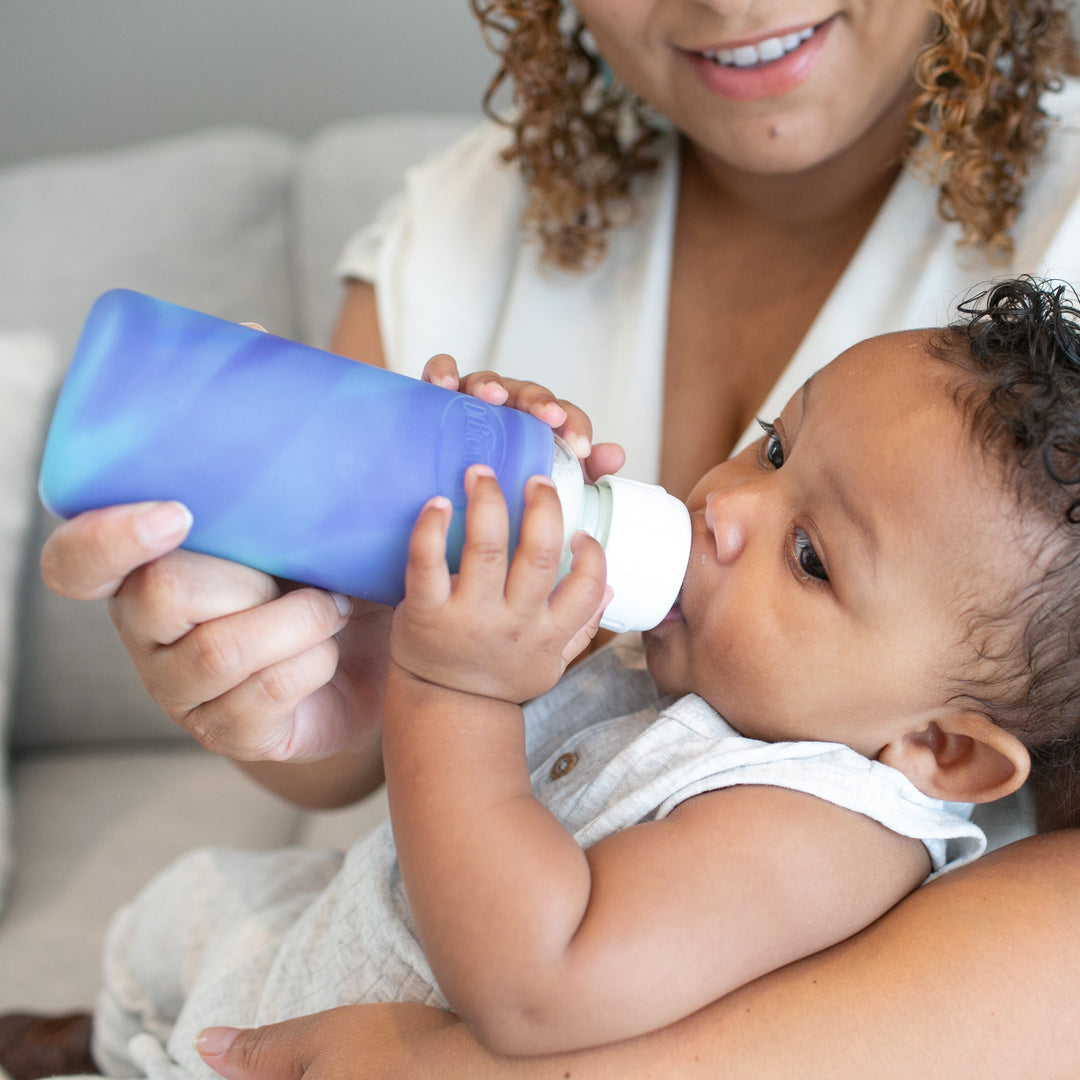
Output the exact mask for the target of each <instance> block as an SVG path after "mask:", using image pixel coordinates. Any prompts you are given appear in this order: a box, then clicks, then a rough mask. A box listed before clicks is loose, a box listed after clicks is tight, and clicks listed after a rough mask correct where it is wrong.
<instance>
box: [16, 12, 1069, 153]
mask: <svg viewBox="0 0 1080 1080" xmlns="http://www.w3.org/2000/svg"><path fill="white" fill-rule="evenodd" d="M1072 6H1073V17H1074V21H1075V22H1076V23H1077V25H1078V28H1080V2H1078V0H1073V4H1072ZM494 68H495V59H494V57H493V56H492V55H491V54H490V53H489V52H488V51H487V49H486V47H485V46H484V44H483V42H482V40H481V38H480V34H479V30H478V28H477V25H476V22H475V20H474V18H473V16H472V14H471V12H470V11H469V9H468V0H0V166H3V165H7V164H11V163H13V162H17V161H20V160H23V159H26V158H31V157H37V156H40V155H45V154H57V153H69V152H78V151H82V150H97V149H101V148H105V147H111V146H119V145H123V144H124V143H128V142H132V141H135V140H138V139H143V138H151V137H157V136H162V135H173V134H178V133H180V132H184V131H190V130H192V129H193V128H199V127H204V126H206V125H211V124H231V123H252V124H260V125H267V126H271V127H275V128H278V129H279V130H282V131H285V132H287V133H289V134H292V135H295V136H299V137H303V136H306V135H308V134H310V133H311V132H313V131H314V130H316V129H317V128H318V127H320V126H321V125H323V124H325V123H327V122H329V121H332V120H337V119H342V118H344V117H349V116H358V115H363V114H367V113H375V112H394V111H401V110H421V111H429V112H462V111H470V110H477V111H479V101H480V98H481V95H482V93H483V90H484V88H485V87H486V85H487V82H488V80H489V79H490V77H491V74H492V73H493V71H494Z"/></svg>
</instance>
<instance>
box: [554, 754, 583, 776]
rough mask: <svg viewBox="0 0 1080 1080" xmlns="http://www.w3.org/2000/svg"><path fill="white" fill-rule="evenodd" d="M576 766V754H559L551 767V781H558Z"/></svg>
mask: <svg viewBox="0 0 1080 1080" xmlns="http://www.w3.org/2000/svg"><path fill="white" fill-rule="evenodd" d="M576 764H577V754H571V753H566V754H560V755H559V756H558V757H557V758H556V759H555V764H554V765H552V766H551V779H552V780H558V779H560V777H563V776H565V775H566V774H567V773H568V772H569V771H570V770H571V769H572V768H573V767H574V766H575V765H576Z"/></svg>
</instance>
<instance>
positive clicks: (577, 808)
mask: <svg viewBox="0 0 1080 1080" xmlns="http://www.w3.org/2000/svg"><path fill="white" fill-rule="evenodd" d="M1068 296H1069V294H1067V293H1066V291H1065V289H1064V287H1058V288H1052V287H1050V286H1046V285H1042V284H1039V283H1036V282H1033V281H1029V280H1017V281H1008V282H1004V283H1001V284H999V285H997V286H995V287H994V288H993V289H991V290H990V292H989V293H988V294H985V295H984V297H982V298H980V300H979V301H973V302H972V303H970V304H967V305H964V306H962V307H961V311H962V313H963V314H964V316H965V318H964V320H963V321H961V322H958V323H957V324H955V325H954V326H952V327H950V328H947V329H945V330H920V331H911V332H906V333H897V334H889V335H886V336H883V337H879V338H874V339H871V340H869V341H864V342H862V343H860V344H858V345H856V346H855V347H853V348H852V349H850V350H848V351H847V352H845V353H843V354H842V355H841V356H839V357H838V358H837V359H836V360H834V361H833V362H832V363H831V364H829V365H828V366H827V367H825V368H823V369H822V370H821V371H819V372H818V373H817V374H816V375H815V376H813V378H811V379H810V380H809V381H808V382H807V383H806V384H805V385H804V386H803V387H802V388H801V389H800V390H799V391H798V392H797V393H796V394H795V396H794V397H793V398H792V399H791V401H790V402H789V403H788V405H787V406H786V407H785V409H784V410H783V412H782V413H781V415H780V416H779V417H776V418H774V419H772V420H771V421H770V422H767V423H764V422H763V423H762V429H763V434H762V435H761V437H760V438H759V439H758V440H757V441H756V442H755V443H753V444H752V445H750V446H749V447H747V448H746V449H745V450H743V451H742V452H741V453H739V454H738V455H736V456H735V457H733V458H731V459H729V460H727V461H725V462H723V463H721V464H719V465H717V466H716V467H715V468H714V469H712V470H711V471H710V472H708V473H707V474H706V475H705V476H704V477H703V478H702V479H701V481H700V482H699V484H698V485H697V487H696V488H695V490H694V492H693V493H692V495H691V496H690V499H689V500H688V503H689V507H690V510H691V512H692V519H693V546H692V552H691V557H690V563H689V567H688V570H687V575H686V580H685V584H684V586H683V589H682V592H681V595H680V599H679V602H678V605H677V606H676V607H675V608H674V609H673V610H672V612H671V613H670V614H669V616H668V617H667V618H666V619H665V620H664V622H663V623H661V625H659V626H658V627H656V628H655V629H654V630H651V631H649V632H648V633H647V634H645V635H644V656H642V653H641V650H640V647H639V643H638V641H637V639H636V638H633V639H626V638H623V639H616V641H615V642H614V643H613V644H612V645H611V646H609V647H607V648H605V649H602V650H599V651H598V652H597V653H596V654H595V655H593V656H591V657H589V658H588V659H586V660H584V661H583V662H582V663H580V664H578V665H576V666H575V667H574V668H573V669H572V670H570V671H569V672H568V673H567V674H566V675H565V677H562V678H560V677H561V676H563V672H564V669H565V668H566V666H567V664H568V663H569V661H570V660H571V659H573V658H574V657H575V656H576V655H577V654H578V653H579V652H581V651H582V650H583V649H584V648H585V646H586V645H587V644H588V642H589V640H590V638H591V637H592V635H593V633H594V632H595V627H596V625H597V622H598V619H599V614H600V611H601V610H602V607H603V604H604V601H605V599H606V594H605V590H604V562H603V553H602V551H601V549H600V548H599V546H598V545H596V544H595V542H594V541H591V540H590V539H589V538H587V537H585V536H579V537H578V538H577V540H576V552H575V561H574V565H573V568H572V570H571V572H570V574H569V575H568V576H567V577H566V578H565V579H564V580H563V581H562V582H560V583H559V584H558V585H557V586H556V585H555V575H556V570H557V562H558V559H557V552H558V548H559V544H560V539H561V520H560V511H559V506H558V501H557V499H556V497H555V494H554V491H553V490H552V488H551V486H550V483H548V482H547V481H545V480H544V479H543V478H536V479H534V480H532V481H530V485H529V489H528V492H527V508H526V516H525V519H524V522H523V527H522V540H521V543H520V546H519V547H518V548H517V550H516V551H515V553H514V554H513V557H512V558H508V556H507V553H506V549H507V520H506V510H505V504H504V502H503V499H502V496H501V493H500V492H499V490H498V487H497V485H496V483H495V481H494V479H493V478H492V476H491V475H490V473H489V472H487V471H486V470H484V469H482V468H479V467H476V468H474V469H472V470H471V471H470V473H469V475H468V478H467V491H468V495H469V504H468V511H467V540H466V546H465V551H464V554H463V558H462V563H461V570H460V573H459V574H458V575H454V576H452V575H451V574H450V573H449V571H448V569H447V567H446V563H445V559H444V549H445V537H446V531H447V525H448V521H449V513H450V511H449V506H448V504H447V503H446V502H445V500H442V499H438V498H437V499H433V500H432V501H431V502H430V503H429V504H428V505H427V506H426V507H425V508H424V510H423V511H422V513H421V515H420V517H419V519H418V521H417V524H416V527H415V530H414V533H413V538H412V542H411V547H410V557H409V567H408V578H407V592H406V597H405V599H404V600H403V601H402V603H401V604H400V605H399V607H398V609H397V610H396V612H395V614H394V619H393V626H392V631H391V641H390V654H391V663H390V672H389V677H388V683H387V689H386V697H385V702H384V720H383V723H384V734H383V742H384V757H385V765H386V774H387V785H388V792H389V799H390V809H391V824H392V836H391V829H390V826H389V825H388V826H386V827H383V828H380V829H378V830H376V831H375V832H374V833H373V834H372V835H370V836H369V837H367V838H365V839H363V840H360V841H358V842H357V843H356V844H355V845H354V846H353V847H352V848H351V849H350V851H348V852H347V853H346V854H345V855H344V856H342V855H340V854H337V853H332V852H317V851H311V850H301V849H297V850H288V851H277V852H239V851H228V850H205V851H200V852H196V853H194V854H192V855H190V856H188V857H187V858H186V859H184V860H182V861H181V862H180V863H178V864H176V865H175V866H173V867H172V868H170V869H168V870H166V871H165V872H164V873H163V874H162V875H160V876H159V877H158V878H157V879H156V880H155V881H154V882H152V883H151V884H150V885H149V886H148V888H147V889H146V890H145V891H144V893H143V894H142V895H141V896H140V897H139V898H138V899H137V900H136V901H135V902H134V903H133V904H132V905H130V906H129V907H128V908H126V909H124V910H123V911H121V912H120V913H119V914H118V915H117V917H116V918H115V920H114V922H113V925H112V928H111V930H110V934H109V940H108V942H107V946H106V962H105V971H106V985H105V989H104V990H103V992H102V994H101V997H100V1000H99V1005H98V1009H97V1012H96V1014H95V1027H96V1030H95V1042H94V1052H95V1056H96V1059H97V1061H98V1062H99V1064H100V1065H101V1067H102V1068H103V1069H104V1070H105V1071H106V1072H109V1073H111V1074H114V1075H126V1076H130V1075H133V1074H134V1073H141V1074H143V1075H147V1076H150V1077H170V1078H172V1077H176V1076H185V1075H190V1074H202V1073H205V1074H207V1075H212V1074H210V1073H209V1070H208V1069H207V1068H206V1066H205V1065H203V1064H202V1062H201V1061H200V1058H199V1055H198V1053H197V1047H196V1040H197V1037H198V1035H199V1032H200V1031H201V1030H202V1029H203V1028H205V1027H206V1026H207V1025H209V1024H214V1025H222V1024H224V1025H233V1026H249V1025H254V1024H264V1023H268V1022H272V1021H275V1020H278V1019H283V1018H286V1017H289V1016H296V1015H300V1014H304V1013H310V1012H315V1011H318V1010H321V1009H324V1008H327V1007H330V1006H333V1005H340V1004H345V1003H352V1002H359V1001H385V1000H408V1001H418V1002H425V1003H429V1004H439V1005H443V1006H447V1007H450V1008H452V1009H454V1010H455V1011H457V1012H458V1013H459V1014H460V1015H461V1016H462V1017H463V1018H464V1019H465V1020H466V1021H467V1022H468V1024H469V1025H470V1027H471V1028H472V1030H473V1031H474V1032H475V1034H476V1035H477V1036H478V1037H479V1039H480V1040H481V1041H482V1042H484V1043H485V1044H487V1045H488V1046H489V1047H490V1048H492V1049H494V1050H495V1051H499V1052H503V1053H507V1054H534V1053H544V1052H546V1051H555V1050H558V1049H566V1048H572V1047H581V1046H587V1045H592V1044H596V1043H601V1042H609V1041H612V1040H616V1039H621V1038H626V1037H628V1036H631V1035H633V1034H635V1033H639V1032H644V1031H647V1030H650V1029H652V1028H656V1027H659V1026H661V1025H664V1024H668V1023H670V1022H672V1021H674V1020H676V1019H677V1018H679V1017H682V1016H685V1015H687V1014H689V1013H691V1012H692V1011H694V1010H696V1009H697V1008H699V1007H701V1006H703V1005H704V1004H706V1003H707V1002H709V1001H711V1000H713V999H715V998H717V997H719V996H720V995H723V994H725V993H726V992H728V991H729V990H731V989H733V988H734V987H737V986H739V985H742V984H743V983H745V982H747V981H748V980H751V979H754V978H756V977H757V976H758V975H761V974H762V973H764V972H767V971H770V970H772V969H774V968H776V967H778V966H781V965H784V964H787V963H789V962H791V961H793V960H795V959H797V958H799V957H802V956H805V955H807V954H810V953H813V952H816V951H818V950H820V949H823V948H825V947H827V946H829V945H831V944H833V943H835V942H837V941H840V940H841V939H843V938H845V937H848V936H849V935H851V934H853V933H855V932H856V931H858V930H859V929H860V928H862V927H864V926H866V925H867V924H868V923H870V922H871V921H873V920H874V919H876V918H877V917H878V916H879V915H881V914H882V913H883V912H884V911H886V910H887V909H888V908H889V907H891V906H892V905H893V904H895V903H896V902H897V901H898V900H899V899H900V898H901V897H903V896H904V895H905V894H906V893H907V892H909V891H910V890H911V889H913V888H915V887H916V886H917V885H919V884H920V883H921V882H922V881H924V880H925V879H926V878H927V877H928V876H932V875H934V874H937V873H940V872H941V871H942V870H944V869H946V868H948V867H951V866H955V865H958V864H960V863H963V862H966V861H968V860H970V859H972V858H974V857H976V856H977V855H978V854H979V853H980V852H981V851H982V849H983V847H984V846H985V840H984V838H983V835H982V833H981V831H980V830H979V829H978V828H977V827H976V826H975V825H973V824H972V823H971V821H970V810H971V804H973V803H980V802H987V801H990V800H994V799H998V798H1001V797H1002V796H1005V795H1007V794H1009V793H1011V792H1013V791H1015V790H1016V789H1017V788H1018V787H1019V786H1020V785H1021V784H1022V783H1023V782H1024V780H1025V778H1026V777H1027V775H1028V772H1029V768H1030V766H1031V761H1032V758H1033V756H1034V757H1035V758H1036V759H1038V760H1045V761H1052V759H1053V755H1054V754H1056V753H1058V751H1059V750H1060V749H1061V748H1062V747H1063V746H1066V745H1067V744H1068V741H1069V740H1071V739H1072V738H1073V737H1074V733H1075V731H1076V730H1077V728H1078V726H1080V718H1078V716H1077V695H1076V688H1077V686H1078V685H1080V673H1078V672H1076V671H1074V664H1075V663H1077V661H1076V660H1074V658H1073V653H1074V650H1072V649H1071V648H1070V642H1071V641H1072V640H1073V639H1074V636H1075V631H1074V626H1075V624H1076V620H1077V616H1078V613H1080V578H1078V576H1077V574H1076V573H1075V570H1074V566H1075V559H1076V555H1075V553H1076V551H1077V548H1078V545H1080V530H1078V526H1077V525H1076V523H1075V522H1076V518H1077V507H1078V499H1077V495H1076V493H1075V492H1074V490H1073V489H1074V487H1075V486H1076V485H1077V483H1078V482H1080V434H1078V433H1080V321H1078V320H1080V316H1078V313H1077V311H1076V308H1075V307H1073V306H1069V304H1068V302H1067V301H1068ZM553 588H554V591H552V589H553ZM552 687H553V689H552ZM522 702H527V704H525V705H524V706H522V704H521V703H522Z"/></svg>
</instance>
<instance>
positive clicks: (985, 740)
mask: <svg viewBox="0 0 1080 1080" xmlns="http://www.w3.org/2000/svg"><path fill="white" fill-rule="evenodd" d="M878 760H879V761H882V762H884V764H886V765H891V766H892V767H893V768H894V769H898V770H899V771H900V772H902V773H903V774H904V775H905V776H906V777H907V778H908V779H909V780H910V781H911V782H912V783H913V784H914V785H915V786H916V787H917V788H918V789H919V790H920V791H921V792H922V793H923V794H924V795H929V796H930V797H931V798H934V799H944V800H945V801H947V802H969V803H986V802H993V801H994V800H995V799H1000V798H1003V797H1004V796H1006V795H1010V794H1012V792H1014V791H1015V790H1016V789H1017V788H1018V787H1020V785H1021V784H1023V782H1024V781H1025V780H1026V779H1027V776H1028V773H1029V772H1030V771H1031V757H1030V756H1029V754H1028V752H1027V749H1026V747H1025V746H1024V744H1023V743H1022V742H1021V741H1020V740H1019V739H1018V738H1017V737H1016V736H1015V735H1012V734H1010V733H1009V732H1008V731H1006V730H1005V729H1004V728H1002V727H998V725H997V724H995V723H994V722H993V721H992V720H988V719H987V718H986V717H985V716H982V715H981V714H980V713H976V712H946V713H942V714H941V715H940V716H938V717H937V719H935V720H932V721H930V723H929V724H927V726H926V727H925V728H924V729H923V730H921V731H911V732H908V733H907V734H906V735H904V736H903V737H902V738H901V739H898V740H897V741H896V742H892V743H889V745H888V746H886V747H885V749H884V750H882V752H881V753H880V754H879V755H878Z"/></svg>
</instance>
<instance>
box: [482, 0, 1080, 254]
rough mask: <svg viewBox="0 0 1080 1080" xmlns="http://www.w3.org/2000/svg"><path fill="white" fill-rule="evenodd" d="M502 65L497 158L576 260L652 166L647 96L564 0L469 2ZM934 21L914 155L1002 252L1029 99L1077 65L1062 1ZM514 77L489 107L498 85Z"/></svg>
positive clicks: (529, 215) (1030, 1) (958, 1)
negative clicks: (507, 131) (505, 110)
mask: <svg viewBox="0 0 1080 1080" xmlns="http://www.w3.org/2000/svg"><path fill="white" fill-rule="evenodd" d="M470 5H471V7H472V10H473V12H474V13H475V15H476V17H477V18H478V19H479V21H480V25H481V27H482V30H483V33H484V37H485V39H486V41H487V42H488V45H489V46H490V47H491V49H492V50H493V51H494V52H495V53H496V54H497V55H498V56H499V58H500V60H501V65H500V67H499V69H498V71H497V73H496V74H495V77H494V78H493V79H492V81H491V84H490V86H489V87H488V90H487V93H486V94H485V97H484V107H485V109H486V110H487V112H488V113H489V115H491V116H493V117H494V118H495V119H497V120H499V121H500V122H501V123H505V124H506V125H508V126H509V127H511V128H512V129H513V131H514V136H515V138H514V143H513V145H512V146H511V147H510V149H509V150H508V151H507V152H506V158H507V160H510V161H515V160H516V161H517V162H518V164H519V166H520V168H521V172H522V175H523V177H524V180H525V183H526V186H527V188H528V192H529V202H528V207H527V211H526V226H527V228H528V229H529V231H530V233H531V234H532V235H534V236H535V237H537V238H538V239H539V240H540V242H541V243H542V245H543V256H544V259H545V260H546V261H547V262H549V263H552V264H554V265H556V266H558V267H561V268H563V269H567V270H581V269H585V268H588V267H589V266H591V265H593V264H594V263H595V262H597V261H598V260H599V259H601V258H602V257H603V255H604V252H605V251H606V244H607V241H606V236H607V233H608V230H609V229H610V228H611V227H612V225H613V224H615V223H617V222H618V221H620V220H623V219H624V218H625V216H626V214H627V212H628V210H629V209H630V208H631V206H632V202H633V195H634V190H633V189H634V181H635V179H636V178H637V177H639V176H642V175H643V174H646V173H648V172H650V171H652V170H654V169H655V167H656V164H657V159H658V152H659V151H658V144H659V136H660V128H659V126H658V124H657V121H656V118H655V117H654V116H653V115H652V113H651V111H650V109H649V108H648V106H646V105H645V104H644V103H643V102H642V101H640V99H638V98H637V97H636V96H635V95H634V94H633V93H631V92H630V91H629V90H628V89H627V88H626V87H625V86H622V85H621V84H619V83H618V82H616V81H614V80H612V79H611V78H610V73H608V72H606V70H605V69H604V66H603V62H602V60H601V59H600V58H599V56H598V55H597V54H596V52H595V50H594V49H592V48H591V47H590V42H589V38H588V33H587V31H585V30H584V28H583V26H582V24H581V21H580V20H579V19H578V17H577V16H576V14H575V13H574V12H573V11H572V9H571V8H570V7H569V5H566V4H564V0H470ZM927 6H928V8H929V10H931V11H932V12H933V13H934V14H935V16H936V21H937V27H936V31H935V33H934V34H933V35H932V36H931V40H930V42H929V43H928V45H927V46H926V48H925V49H924V50H923V51H922V52H921V53H920V55H919V57H918V59H917V62H916V64H915V72H914V73H915V81H916V83H917V86H918V94H917V97H916V98H915V100H914V102H913V104H912V108H911V113H910V125H911V132H912V147H913V148H915V147H916V145H917V150H918V153H917V161H918V164H919V166H920V167H921V168H923V169H924V170H925V171H927V172H928V173H929V174H930V175H932V177H933V178H934V180H935V182H936V183H937V184H938V185H939V191H940V194H939V198H938V207H939V212H940V213H941V215H942V217H943V218H945V220H947V221H956V222H958V223H959V225H960V228H961V237H962V243H964V244H968V245H975V246H979V247H983V248H985V249H986V250H988V251H989V252H990V254H991V256H992V257H994V258H997V259H1004V258H1007V256H1008V255H1009V253H1010V252H1011V250H1012V241H1011V239H1010V235H1009V230H1010V228H1011V227H1012V225H1013V222H1014V221H1015V219H1016V215H1017V213H1018V211H1019V209H1020V206H1021V199H1022V195H1023V187H1024V181H1025V179H1026V177H1027V174H1028V171H1029V169H1030V167H1031V164H1032V162H1033V160H1034V159H1035V157H1036V156H1037V154H1038V153H1039V151H1040V150H1041V149H1042V147H1043V144H1044V143H1045V141H1046V135H1047V129H1048V126H1049V124H1050V122H1051V121H1050V118H1049V117H1048V116H1047V115H1046V113H1045V112H1044V110H1043V109H1042V107H1041V105H1040V100H1041V98H1042V96H1043V93H1044V91H1046V90H1053V89H1057V88H1058V87H1059V86H1060V82H1061V77H1062V75H1063V74H1065V73H1069V72H1072V73H1077V72H1078V71H1080V66H1078V61H1077V53H1076V48H1075V43H1074V41H1073V35H1072V27H1071V24H1070V21H1069V16H1068V13H1067V11H1066V9H1065V6H1064V3H1063V0H927ZM508 83H509V84H510V86H511V88H512V96H513V106H514V107H513V111H512V115H510V116H499V115H497V114H496V112H495V109H494V104H493V103H494V99H495V96H496V94H497V92H498V91H499V90H500V89H501V88H504V87H505V86H506V85H507V84H508Z"/></svg>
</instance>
